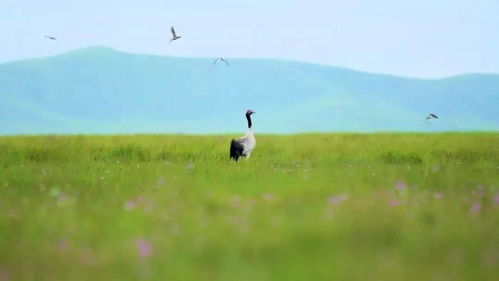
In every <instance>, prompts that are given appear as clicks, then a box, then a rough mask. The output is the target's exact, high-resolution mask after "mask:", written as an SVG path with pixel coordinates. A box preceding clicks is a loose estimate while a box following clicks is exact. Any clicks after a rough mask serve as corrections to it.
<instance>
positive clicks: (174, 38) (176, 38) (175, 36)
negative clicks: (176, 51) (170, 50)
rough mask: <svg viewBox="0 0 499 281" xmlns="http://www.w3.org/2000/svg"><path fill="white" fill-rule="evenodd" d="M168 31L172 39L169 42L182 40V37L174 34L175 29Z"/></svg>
mask: <svg viewBox="0 0 499 281" xmlns="http://www.w3.org/2000/svg"><path fill="white" fill-rule="evenodd" d="M170 31H171V32H172V39H170V42H172V41H175V40H178V39H180V38H182V36H177V34H176V33H175V28H173V26H172V28H170Z"/></svg>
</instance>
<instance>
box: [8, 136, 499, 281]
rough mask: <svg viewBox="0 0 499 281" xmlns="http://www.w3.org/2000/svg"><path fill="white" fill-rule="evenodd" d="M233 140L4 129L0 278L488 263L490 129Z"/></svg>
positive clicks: (438, 274) (273, 273)
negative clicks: (240, 147) (239, 144)
mask: <svg viewBox="0 0 499 281" xmlns="http://www.w3.org/2000/svg"><path fill="white" fill-rule="evenodd" d="M231 138H232V136H185V135H179V136H148V135H139V136H72V137H69V136H40V137H30V136H24V137H2V138H0V250H1V251H0V280H2V281H3V280H196V281H199V280H231V281H234V280H262V281H263V280H496V278H497V276H499V135H498V134H492V133H491V134H372V135H362V134H310V135H297V136H257V147H256V149H255V151H254V152H253V154H252V157H251V159H249V160H248V161H240V162H238V163H234V162H230V161H229V160H228V146H229V142H230V139H231ZM2 278H3V279H2Z"/></svg>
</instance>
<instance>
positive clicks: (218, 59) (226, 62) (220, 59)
mask: <svg viewBox="0 0 499 281" xmlns="http://www.w3.org/2000/svg"><path fill="white" fill-rule="evenodd" d="M218 61H223V62H225V64H226V65H227V66H230V65H229V62H228V61H227V60H226V59H224V58H223V57H219V58H217V59H216V60H215V61H214V62H213V63H212V64H211V65H215V64H216V63H217V62H218Z"/></svg>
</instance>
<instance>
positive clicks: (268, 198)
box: [262, 193, 274, 202]
mask: <svg viewBox="0 0 499 281" xmlns="http://www.w3.org/2000/svg"><path fill="white" fill-rule="evenodd" d="M262 198H263V200H265V201H268V202H270V201H273V200H274V195H272V194H270V193H264V194H262Z"/></svg>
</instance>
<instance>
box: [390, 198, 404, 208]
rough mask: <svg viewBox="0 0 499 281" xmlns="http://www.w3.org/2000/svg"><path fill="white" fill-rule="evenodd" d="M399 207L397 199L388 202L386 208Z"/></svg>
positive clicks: (400, 202) (399, 202) (399, 203)
mask: <svg viewBox="0 0 499 281" xmlns="http://www.w3.org/2000/svg"><path fill="white" fill-rule="evenodd" d="M399 205H402V201H400V200H398V199H392V200H390V201H388V206H392V207H393V206H399Z"/></svg>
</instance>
